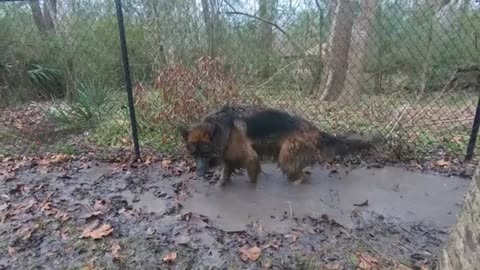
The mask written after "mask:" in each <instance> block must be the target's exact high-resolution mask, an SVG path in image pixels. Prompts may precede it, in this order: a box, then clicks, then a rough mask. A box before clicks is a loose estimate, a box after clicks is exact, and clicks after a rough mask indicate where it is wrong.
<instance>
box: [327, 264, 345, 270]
mask: <svg viewBox="0 0 480 270" xmlns="http://www.w3.org/2000/svg"><path fill="white" fill-rule="evenodd" d="M325 269H326V270H342V269H343V267H342V266H341V265H340V264H339V263H327V264H326V265H325Z"/></svg>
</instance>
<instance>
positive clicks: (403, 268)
mask: <svg viewBox="0 0 480 270" xmlns="http://www.w3.org/2000/svg"><path fill="white" fill-rule="evenodd" d="M395 270H412V268H410V267H408V266H406V265H404V264H401V263H399V264H397V265H395Z"/></svg>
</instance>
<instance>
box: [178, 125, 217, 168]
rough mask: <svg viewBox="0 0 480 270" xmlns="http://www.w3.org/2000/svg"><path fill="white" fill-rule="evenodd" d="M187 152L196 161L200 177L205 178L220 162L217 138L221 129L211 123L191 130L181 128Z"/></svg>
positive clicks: (193, 127)
mask: <svg viewBox="0 0 480 270" xmlns="http://www.w3.org/2000/svg"><path fill="white" fill-rule="evenodd" d="M180 133H181V135H182V137H183V139H184V141H185V144H186V146H187V150H188V152H189V153H190V155H191V156H192V157H193V158H194V159H195V163H196V164H195V165H196V167H197V169H196V172H197V175H198V176H204V175H205V174H206V173H207V172H208V171H209V170H210V169H211V168H213V167H214V166H216V165H217V164H218V161H219V154H220V153H219V149H218V146H217V144H216V140H215V138H216V136H217V135H218V133H219V127H218V126H217V125H215V124H211V123H200V124H196V125H194V126H192V127H190V128H185V127H182V128H180Z"/></svg>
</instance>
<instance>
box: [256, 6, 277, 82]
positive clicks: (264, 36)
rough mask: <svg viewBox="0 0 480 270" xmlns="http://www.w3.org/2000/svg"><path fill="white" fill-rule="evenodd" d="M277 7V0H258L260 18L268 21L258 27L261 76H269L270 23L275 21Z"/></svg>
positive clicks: (271, 49) (271, 30)
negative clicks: (260, 50)
mask: <svg viewBox="0 0 480 270" xmlns="http://www.w3.org/2000/svg"><path fill="white" fill-rule="evenodd" d="M276 9H277V0H260V2H259V9H258V11H259V15H260V18H262V19H265V20H266V21H268V22H271V23H267V22H262V23H261V24H260V28H259V33H258V34H259V35H260V40H261V44H262V45H261V46H262V58H261V59H260V61H261V63H262V70H261V72H260V74H261V76H262V77H263V78H267V77H270V75H271V74H272V68H271V63H270V54H271V52H272V51H273V28H272V23H273V22H274V21H275V14H276Z"/></svg>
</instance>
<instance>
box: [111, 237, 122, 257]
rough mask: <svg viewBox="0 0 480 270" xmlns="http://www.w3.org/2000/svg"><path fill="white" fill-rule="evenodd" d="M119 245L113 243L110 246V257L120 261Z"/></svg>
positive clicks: (116, 242)
mask: <svg viewBox="0 0 480 270" xmlns="http://www.w3.org/2000/svg"><path fill="white" fill-rule="evenodd" d="M120 249H121V247H120V243H119V242H118V241H115V242H114V243H113V245H112V256H113V257H114V258H115V259H120V258H121V256H120Z"/></svg>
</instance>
